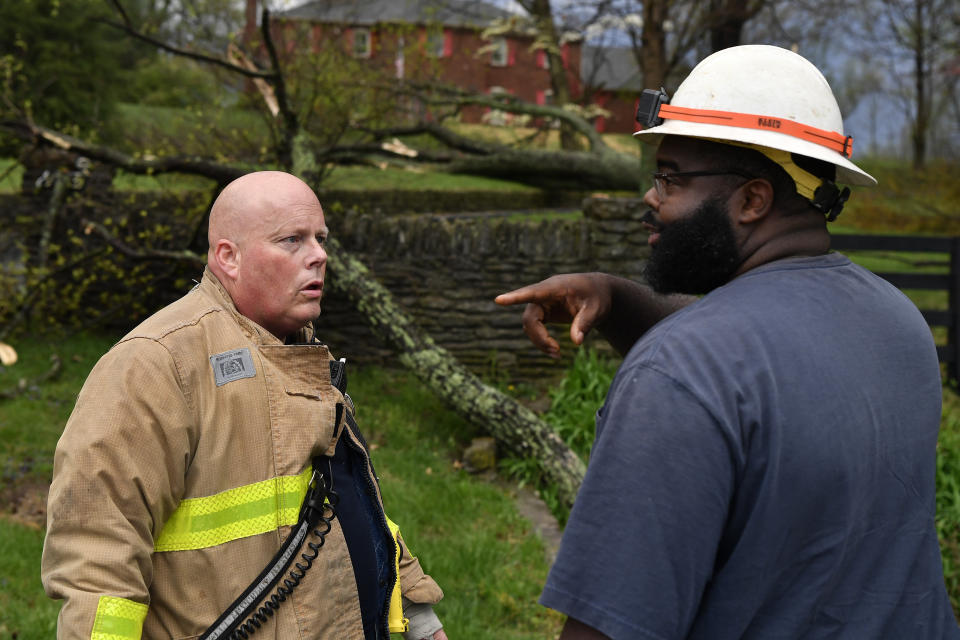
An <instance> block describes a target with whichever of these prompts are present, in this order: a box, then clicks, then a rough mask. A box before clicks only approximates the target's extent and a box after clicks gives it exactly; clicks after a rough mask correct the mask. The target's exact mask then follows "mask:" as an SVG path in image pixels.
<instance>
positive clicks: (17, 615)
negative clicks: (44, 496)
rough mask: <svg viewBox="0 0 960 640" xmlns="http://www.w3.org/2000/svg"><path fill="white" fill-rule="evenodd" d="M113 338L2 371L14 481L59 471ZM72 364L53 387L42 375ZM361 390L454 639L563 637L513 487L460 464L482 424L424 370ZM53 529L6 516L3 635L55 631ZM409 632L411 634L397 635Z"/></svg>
mask: <svg viewBox="0 0 960 640" xmlns="http://www.w3.org/2000/svg"><path fill="white" fill-rule="evenodd" d="M112 341H113V338H112V337H103V336H89V335H79V336H70V337H67V338H56V339H50V340H43V339H36V338H34V339H31V340H28V341H22V342H17V343H15V344H14V346H15V347H16V348H17V350H18V352H19V356H20V361H19V362H18V363H17V364H15V365H13V366H11V367H7V368H4V369H2V370H0V392H3V391H5V390H10V389H12V388H15V387H17V386H18V385H20V380H21V379H23V380H25V384H26V388H27V390H26V391H25V392H24V393H23V394H21V395H19V396H17V397H16V398H14V399H12V400H0V403H2V404H0V463H2V465H3V466H2V468H3V485H4V486H5V487H10V486H13V485H14V484H16V485H19V486H25V485H30V484H36V483H40V482H46V481H47V480H48V479H49V475H50V471H51V464H52V456H53V449H54V446H55V444H56V441H57V438H58V437H59V434H60V431H61V430H62V427H63V424H64V422H65V421H66V418H67V417H68V415H69V412H70V410H71V408H72V404H73V401H74V399H75V397H76V394H77V392H78V391H79V387H80V385H81V384H82V382H83V380H84V378H85V377H86V374H87V373H88V371H89V370H90V368H91V367H92V366H93V364H94V363H95V362H96V360H97V358H98V357H99V355H100V354H101V353H102V352H104V351H105V350H106V349H108V348H109V346H110V344H111V343H112ZM53 353H57V354H59V356H60V358H61V359H62V362H63V369H62V372H61V373H60V376H59V377H58V378H57V379H56V380H55V381H52V382H48V383H46V384H44V385H42V386H41V385H31V384H30V380H32V379H33V378H35V377H37V376H40V375H42V374H43V373H45V372H46V371H48V369H49V366H48V365H49V362H50V355H51V354H53ZM350 389H351V390H350V393H351V397H353V398H354V400H355V401H356V404H357V417H358V420H359V421H360V425H361V427H362V428H363V429H364V430H365V433H366V435H367V437H368V441H369V442H370V443H371V446H372V447H373V448H374V452H373V459H374V464H375V465H376V467H377V472H378V473H379V474H380V476H381V479H382V487H383V494H384V502H385V504H386V506H387V509H388V512H389V513H390V515H391V518H393V519H394V520H396V521H397V522H398V524H400V526H401V530H402V531H403V534H404V537H405V539H406V540H407V542H408V544H409V545H410V548H411V549H412V550H413V551H414V553H415V554H417V555H418V556H419V558H420V561H421V563H422V564H423V566H424V568H425V569H426V571H427V572H428V573H430V574H431V575H432V576H434V578H436V580H437V581H438V582H439V583H440V585H441V586H442V587H443V589H444V590H445V592H446V594H447V597H446V598H445V599H444V601H443V602H441V603H440V604H439V605H438V606H437V612H438V614H439V615H440V617H441V619H442V620H443V621H444V624H445V625H446V627H447V629H448V631H447V633H448V634H449V635H450V637H451V638H472V639H479V640H487V639H488V640H500V639H504V638H507V639H516V640H534V639H539V638H546V637H556V635H557V634H558V632H559V627H560V624H561V623H562V619H561V617H560V616H559V614H556V613H554V612H551V611H549V610H547V609H544V608H543V607H540V606H539V605H537V604H536V600H537V597H538V595H539V592H540V588H541V587H542V585H543V582H544V580H545V579H546V573H547V568H548V567H547V563H546V559H545V551H544V546H543V543H542V542H541V540H540V539H539V538H538V537H537V536H536V535H535V534H534V533H533V532H532V528H531V525H530V523H529V522H527V521H526V520H525V519H523V518H522V517H521V516H520V515H519V514H518V512H517V509H516V505H515V503H514V501H513V498H512V497H511V495H510V494H509V492H508V491H507V490H505V489H503V488H498V487H497V486H495V485H492V484H490V483H488V482H485V481H483V480H481V479H478V478H476V477H474V476H470V475H468V474H466V473H465V472H463V471H461V470H458V469H457V468H456V465H455V464H454V461H455V460H456V459H457V457H458V452H459V451H460V448H459V447H460V446H461V445H463V444H466V441H465V440H464V439H465V438H469V435H470V434H471V433H472V431H473V430H472V428H471V427H470V426H469V425H467V424H465V423H464V422H463V421H462V420H461V419H460V418H458V417H457V416H455V415H454V414H453V413H451V412H450V411H448V410H447V409H446V408H444V407H443V406H442V405H441V404H440V403H439V401H438V400H437V399H436V398H434V397H433V396H432V395H431V394H430V393H429V392H427V391H426V390H425V389H424V388H423V386H422V385H421V384H420V383H419V382H418V381H417V380H416V378H415V377H413V376H412V374H410V373H407V372H405V371H394V370H383V369H376V368H366V369H354V370H352V371H351V373H350ZM42 540H43V531H42V529H41V528H40V527H39V526H36V525H30V524H24V523H23V522H21V521H19V520H18V519H17V518H15V517H12V516H11V515H10V514H5V515H0V549H3V553H2V554H0V638H8V637H10V638H17V639H18V640H33V639H36V640H40V639H46V638H50V637H52V635H53V629H54V627H55V621H56V614H57V611H58V609H59V606H58V604H57V603H55V602H52V601H50V600H48V599H47V598H46V596H45V595H44V594H43V591H42V589H41V586H40V581H39V561H40V551H41V548H42ZM397 638H399V636H397Z"/></svg>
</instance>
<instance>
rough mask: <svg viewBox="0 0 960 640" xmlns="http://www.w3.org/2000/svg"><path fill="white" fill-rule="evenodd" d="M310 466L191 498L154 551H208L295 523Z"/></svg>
mask: <svg viewBox="0 0 960 640" xmlns="http://www.w3.org/2000/svg"><path fill="white" fill-rule="evenodd" d="M311 473H312V469H311V468H309V467H308V468H306V469H305V470H304V471H303V473H301V474H300V475H298V476H281V477H279V478H271V479H270V480H264V481H262V482H255V483H254V484H248V485H244V486H242V487H237V488H236V489H229V490H227V491H223V492H222V493H218V494H216V495H212V496H206V497H203V498H187V499H185V500H183V501H182V502H181V503H180V506H179V507H177V510H176V511H174V512H173V515H171V516H170V519H169V520H167V522H166V524H164V525H163V530H162V531H161V532H160V537H159V538H157V541H156V543H155V544H154V546H153V548H154V550H155V551H186V550H188V549H204V548H206V547H213V546H216V545H218V544H223V543H224V542H230V541H231V540H238V539H240V538H247V537H250V536H255V535H258V534H261V533H266V532H268V531H273V530H274V529H276V528H277V527H280V526H283V525H294V524H296V523H297V516H298V515H299V513H300V505H301V503H302V502H303V497H304V496H305V495H306V493H307V485H308V484H309V483H310V475H311Z"/></svg>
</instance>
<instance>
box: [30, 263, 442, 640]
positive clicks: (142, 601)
mask: <svg viewBox="0 0 960 640" xmlns="http://www.w3.org/2000/svg"><path fill="white" fill-rule="evenodd" d="M330 359H331V356H330V354H329V353H328V351H327V348H326V347H324V346H322V345H284V344H281V343H280V342H279V341H278V340H277V339H276V338H275V337H273V336H272V335H271V334H269V333H268V332H267V331H265V330H264V329H263V328H261V327H259V326H258V325H256V324H255V323H253V322H252V321H250V320H249V319H247V318H245V317H244V316H242V315H240V314H239V313H238V312H237V310H236V308H235V307H234V305H233V303H232V301H231V300H230V298H229V296H228V295H227V293H226V291H225V290H224V289H223V287H222V286H221V285H220V283H219V282H218V281H217V279H216V278H215V277H214V276H213V275H212V274H211V273H210V272H209V270H207V271H206V272H205V273H204V276H203V281H202V282H201V283H200V284H199V285H198V286H197V287H196V288H194V289H193V290H192V291H191V292H190V293H189V294H187V295H186V296H184V297H183V298H181V299H180V300H179V301H177V302H175V303H173V304H171V305H170V306H168V307H166V308H164V309H162V310H161V311H159V312H158V313H156V314H155V315H153V316H152V317H150V318H149V319H147V320H146V321H145V322H144V323H143V324H141V325H140V326H139V327H137V328H136V329H134V330H133V331H132V332H130V333H129V334H128V335H127V336H126V337H124V338H123V339H122V340H121V341H120V342H119V343H117V344H116V345H115V346H114V347H113V348H112V349H111V350H110V351H109V352H108V353H107V354H106V355H104V356H103V358H101V360H100V361H99V362H98V363H97V365H96V367H95V368H94V369H93V371H92V372H91V374H90V376H89V378H88V379H87V381H86V383H85V384H84V387H83V390H82V391H81V392H80V396H79V398H78V399H77V403H76V407H75V408H74V411H73V414H72V415H71V416H70V420H69V421H68V423H67V426H66V428H65V429H64V433H63V436H62V437H61V439H60V442H59V444H58V445H57V450H56V456H55V460H54V476H53V484H52V486H51V488H50V497H49V502H48V529H47V537H46V541H45V543H44V550H43V560H42V580H43V585H44V588H45V590H46V592H47V594H48V595H49V596H50V597H53V598H62V599H63V600H64V605H63V608H62V610H61V612H60V618H59V631H58V637H59V638H61V639H63V638H91V636H92V633H93V631H94V627H95V626H97V630H98V631H100V632H102V631H103V630H108V631H109V629H110V625H119V626H116V627H114V628H117V629H120V630H121V631H122V630H123V629H127V630H128V631H127V633H130V634H131V637H135V632H134V631H129V629H130V628H131V627H129V625H128V624H127V623H128V622H129V621H130V620H133V622H134V623H135V622H136V619H137V618H138V617H139V618H140V619H141V620H142V624H143V637H144V638H193V637H197V636H199V634H200V633H202V631H203V630H205V629H206V627H207V626H208V625H209V624H211V623H212V622H213V621H214V620H215V619H216V618H217V617H218V616H219V615H220V614H221V613H222V612H223V610H224V609H226V608H227V607H228V606H229V605H230V604H231V603H232V602H233V600H234V599H235V598H236V597H237V596H238V595H240V593H241V592H242V591H243V590H244V589H245V588H246V587H247V586H248V585H249V583H250V582H251V581H252V580H253V579H254V578H255V577H256V576H257V575H258V574H259V573H260V571H261V570H262V569H263V568H264V566H265V565H266V563H267V562H268V561H269V560H270V559H271V558H272V557H273V555H274V553H276V551H277V549H278V548H279V547H280V544H281V542H282V540H283V539H285V537H286V536H287V535H288V533H289V531H290V527H289V526H287V525H286V524H282V522H283V520H282V518H280V516H276V518H277V522H279V523H280V524H279V525H278V524H277V523H274V524H273V525H267V528H268V530H265V531H263V532H261V533H257V534H255V535H250V531H249V527H250V526H251V522H249V521H242V518H241V516H236V515H234V514H233V512H231V511H230V510H229V509H228V510H226V511H224V512H223V513H221V514H219V517H220V518H221V522H220V524H221V526H220V527H219V528H218V529H217V530H216V533H217V535H219V536H221V537H220V538H216V537H214V538H212V539H204V538H203V536H201V537H200V543H199V544H200V545H201V548H188V549H182V550H162V551H161V550H157V549H156V548H155V547H157V546H160V547H162V546H163V545H162V544H159V543H160V542H162V541H163V540H164V538H163V536H162V535H161V534H162V533H163V532H164V525H165V524H166V523H167V521H168V519H169V518H170V516H171V514H173V513H174V511H175V510H177V509H178V506H179V505H180V504H181V501H182V500H184V499H194V498H205V497H210V496H218V495H219V494H223V495H224V496H232V493H231V490H235V491H236V490H238V488H240V489H239V490H240V491H245V490H246V489H245V488H248V487H251V486H253V487H257V488H258V490H260V489H263V488H264V487H266V489H264V490H265V491H267V493H268V494H269V493H270V487H271V486H273V485H274V484H277V482H275V479H278V478H282V479H286V480H285V481H289V480H290V479H291V478H295V477H297V476H300V477H302V474H303V473H304V472H305V470H307V469H308V468H309V467H310V461H311V458H312V457H313V456H316V455H319V454H322V453H328V454H332V453H333V448H334V446H335V443H336V437H338V436H339V435H340V433H341V430H342V429H343V427H344V425H343V422H344V421H343V420H342V419H341V421H340V422H341V423H340V424H335V417H336V415H337V411H336V406H337V404H338V403H344V398H343V396H342V395H341V393H340V392H339V391H338V390H337V389H336V388H335V387H334V386H332V385H331V383H330V368H329V361H330ZM218 383H219V384H218ZM345 437H352V435H351V434H350V432H349V431H347V433H346V434H345ZM368 467H369V462H368ZM371 473H372V471H371ZM334 481H335V482H336V479H334ZM223 492H227V493H225V494H224V493H223ZM377 492H378V497H379V488H378V489H377ZM271 495H273V494H270V495H267V497H266V500H267V502H269V501H270V500H274V502H275V503H276V504H273V503H271V504H272V506H271V507H270V509H269V511H270V513H268V514H267V519H268V520H269V518H271V517H274V516H275V515H276V514H279V513H281V512H283V513H286V514H287V517H288V519H289V514H290V512H291V511H290V510H291V509H293V511H294V516H295V511H296V510H297V509H298V507H299V504H289V503H290V502H291V500H290V498H289V497H288V494H283V493H282V492H280V493H279V494H278V497H273V498H271ZM248 499H249V498H248V497H245V498H242V500H248ZM257 504H260V505H261V507H262V504H263V502H262V501H261V502H259V503H257ZM235 510H236V509H235ZM274 512H275V513H274ZM391 515H392V516H393V517H392V519H393V520H395V521H397V522H398V524H400V525H401V527H402V525H403V521H402V517H401V516H399V515H397V514H391ZM233 518H238V519H240V520H239V521H238V522H236V523H234V522H233V521H232V519H233ZM294 519H295V518H294ZM222 520H226V521H227V522H226V524H224V523H223V522H222ZM253 524H259V525H260V527H261V529H262V528H264V527H263V523H262V518H261V521H259V522H257V523H253ZM224 540H225V541H224ZM211 543H212V544H211ZM207 544H211V546H203V545H207ZM193 546H196V545H193ZM401 553H402V555H401V560H400V585H401V589H402V592H403V595H404V596H405V597H407V598H409V599H410V600H412V601H414V602H429V603H435V602H437V601H438V600H439V599H440V598H441V597H442V592H441V591H440V588H439V587H438V586H437V585H436V583H435V582H434V581H433V580H432V579H431V578H430V577H429V576H427V575H425V574H424V573H423V571H422V569H421V568H420V564H419V562H418V561H417V559H416V558H414V557H413V556H412V555H411V554H410V553H409V552H408V550H407V549H406V547H405V545H403V544H402V540H401ZM98 625H99V626H98ZM124 625H126V626H124ZM121 637H123V636H121ZM256 637H258V638H278V639H280V638H282V639H284V640H287V639H291V638H300V639H304V640H306V639H319V638H329V639H336V640H362V639H363V631H362V624H361V619H360V608H359V603H358V597H357V591H356V582H355V580H354V576H353V569H352V567H351V564H350V557H349V554H348V551H347V546H346V543H345V541H344V539H343V534H342V532H341V530H340V527H339V525H338V524H337V522H336V521H334V524H333V529H332V531H331V532H330V534H329V535H328V536H327V542H326V544H325V545H324V547H323V548H322V549H321V550H320V554H319V557H318V558H317V560H316V562H315V565H314V567H313V568H312V569H311V570H310V571H309V572H308V573H307V576H306V578H305V579H304V581H303V583H302V584H301V585H300V586H299V587H298V588H297V589H296V591H295V592H294V595H293V597H292V602H287V603H284V604H283V605H281V607H280V610H279V612H278V614H277V615H276V616H274V617H273V618H272V619H271V620H270V622H269V623H268V624H267V626H266V628H265V629H262V630H260V631H259V632H258V633H257V636H256Z"/></svg>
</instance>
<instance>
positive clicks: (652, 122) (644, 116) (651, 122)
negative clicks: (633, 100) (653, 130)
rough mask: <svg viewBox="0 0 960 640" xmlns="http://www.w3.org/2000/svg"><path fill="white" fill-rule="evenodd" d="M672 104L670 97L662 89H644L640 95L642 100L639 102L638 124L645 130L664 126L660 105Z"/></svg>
mask: <svg viewBox="0 0 960 640" xmlns="http://www.w3.org/2000/svg"><path fill="white" fill-rule="evenodd" d="M664 104H670V96H668V95H667V92H666V91H665V90H664V89H663V87H660V90H659V91H654V90H653V89H644V90H643V92H642V93H641V94H640V100H638V101H637V122H639V123H640V124H641V125H642V126H643V128H644V129H649V128H650V127H657V126H660V125H661V124H663V118H661V117H660V116H659V115H658V114H659V113H660V105H664Z"/></svg>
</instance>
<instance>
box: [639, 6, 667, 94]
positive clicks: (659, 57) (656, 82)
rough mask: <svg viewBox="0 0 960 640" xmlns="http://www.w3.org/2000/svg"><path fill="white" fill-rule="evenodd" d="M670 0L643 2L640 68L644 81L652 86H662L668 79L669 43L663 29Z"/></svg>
mask: <svg viewBox="0 0 960 640" xmlns="http://www.w3.org/2000/svg"><path fill="white" fill-rule="evenodd" d="M668 4H669V3H668V0H647V2H644V3H643V34H642V37H641V49H640V68H641V69H643V83H644V85H645V86H647V87H650V88H657V87H662V86H664V85H665V84H666V80H667V45H666V34H665V32H664V30H663V25H664V21H665V20H666V18H667V5H668Z"/></svg>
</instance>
